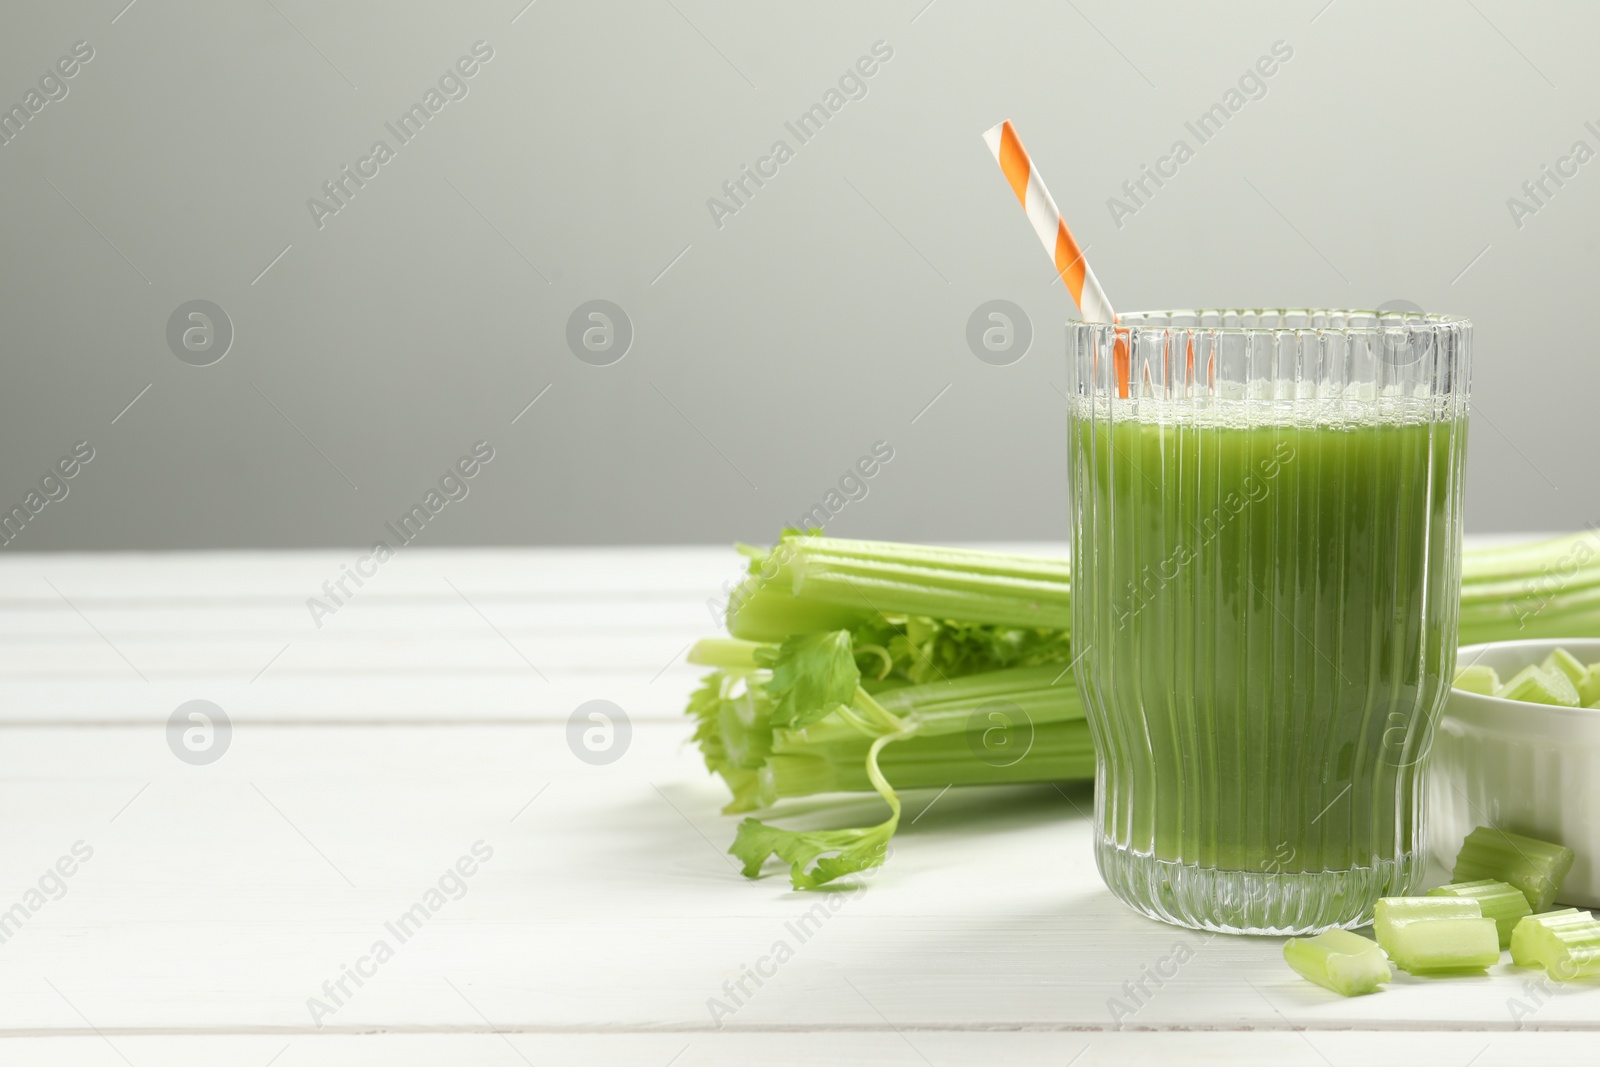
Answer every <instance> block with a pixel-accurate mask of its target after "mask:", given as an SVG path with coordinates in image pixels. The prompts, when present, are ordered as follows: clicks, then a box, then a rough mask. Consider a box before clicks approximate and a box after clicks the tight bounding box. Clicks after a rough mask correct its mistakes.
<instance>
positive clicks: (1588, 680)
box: [1578, 663, 1600, 708]
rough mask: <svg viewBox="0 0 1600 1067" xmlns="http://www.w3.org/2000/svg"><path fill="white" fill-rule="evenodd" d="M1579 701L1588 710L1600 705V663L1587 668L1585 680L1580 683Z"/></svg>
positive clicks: (1584, 675)
mask: <svg viewBox="0 0 1600 1067" xmlns="http://www.w3.org/2000/svg"><path fill="white" fill-rule="evenodd" d="M1578 699H1579V700H1581V701H1583V706H1584V707H1586V708H1589V707H1593V706H1594V705H1595V704H1596V703H1600V663H1591V664H1589V666H1588V667H1587V668H1585V670H1584V673H1583V680H1582V681H1581V682H1579V683H1578Z"/></svg>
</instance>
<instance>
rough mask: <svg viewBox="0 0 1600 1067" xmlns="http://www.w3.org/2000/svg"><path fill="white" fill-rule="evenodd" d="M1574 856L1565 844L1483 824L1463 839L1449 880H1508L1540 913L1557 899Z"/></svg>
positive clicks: (1531, 906) (1530, 905)
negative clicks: (1508, 831)
mask: <svg viewBox="0 0 1600 1067" xmlns="http://www.w3.org/2000/svg"><path fill="white" fill-rule="evenodd" d="M1574 858H1575V857H1574V855H1573V852H1572V850H1571V849H1570V848H1566V847H1565V846H1563V845H1556V844H1552V843H1550V842H1548V841H1538V840H1535V839H1534V838H1531V837H1523V836H1522V835H1521V834H1513V833H1507V832H1506V831H1504V830H1497V829H1495V828H1494V827H1492V826H1480V827H1478V828H1477V829H1476V830H1473V831H1472V832H1471V833H1470V834H1468V835H1467V839H1466V840H1465V841H1464V842H1462V845H1461V852H1460V853H1459V854H1458V855H1457V856H1456V869H1455V871H1454V872H1452V874H1451V876H1450V881H1451V882H1475V881H1481V880H1483V879H1486V878H1488V879H1493V880H1495V881H1500V882H1509V883H1511V884H1512V885H1514V886H1516V887H1517V888H1518V889H1520V890H1522V895H1523V896H1525V897H1527V899H1528V906H1529V907H1530V908H1532V909H1533V910H1534V911H1536V912H1539V911H1544V910H1546V909H1547V908H1549V907H1550V902H1551V901H1553V900H1555V898H1556V894H1557V893H1558V892H1559V891H1560V889H1561V880H1562V879H1563V878H1565V877H1566V876H1567V872H1568V871H1570V870H1572V861H1573V859H1574Z"/></svg>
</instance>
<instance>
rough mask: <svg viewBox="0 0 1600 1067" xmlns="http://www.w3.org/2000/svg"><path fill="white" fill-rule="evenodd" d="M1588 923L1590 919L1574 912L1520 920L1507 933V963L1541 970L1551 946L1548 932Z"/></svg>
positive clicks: (1580, 912)
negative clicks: (1508, 952) (1508, 937)
mask: <svg viewBox="0 0 1600 1067" xmlns="http://www.w3.org/2000/svg"><path fill="white" fill-rule="evenodd" d="M1592 922H1594V916H1593V915H1591V914H1589V913H1588V912H1586V911H1579V910H1578V909H1577V908H1562V909H1561V910H1560V911H1547V912H1544V913H1542V914H1539V915H1526V916H1523V918H1522V920H1521V921H1520V922H1518V923H1517V928H1516V929H1515V930H1513V931H1512V932H1511V962H1512V963H1515V964H1516V965H1517V966H1518V967H1543V966H1544V965H1545V961H1546V960H1547V959H1548V958H1549V956H1550V952H1551V948H1552V945H1553V940H1552V938H1551V932H1552V931H1554V930H1558V929H1560V928H1562V927H1566V926H1582V925H1584V924H1586V923H1592Z"/></svg>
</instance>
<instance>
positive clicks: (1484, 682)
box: [1455, 663, 1600, 699]
mask: <svg viewBox="0 0 1600 1067" xmlns="http://www.w3.org/2000/svg"><path fill="white" fill-rule="evenodd" d="M1455 687H1456V688H1457V689H1465V690H1466V691H1467V692H1469V693H1482V694H1483V695H1484V696H1489V697H1492V696H1494V692H1495V690H1496V689H1499V688H1500V676H1499V675H1498V674H1496V673H1495V670H1494V668H1493V667H1489V666H1485V665H1484V664H1482V663H1474V664H1473V665H1472V666H1470V667H1462V668H1461V669H1460V670H1458V671H1456V680H1455ZM1596 699H1600V696H1597V697H1596Z"/></svg>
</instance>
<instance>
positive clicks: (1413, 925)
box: [1383, 897, 1500, 974]
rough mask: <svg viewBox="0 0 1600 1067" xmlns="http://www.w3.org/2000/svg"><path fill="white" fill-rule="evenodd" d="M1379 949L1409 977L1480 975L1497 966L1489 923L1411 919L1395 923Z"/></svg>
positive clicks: (1496, 935)
mask: <svg viewBox="0 0 1600 1067" xmlns="http://www.w3.org/2000/svg"><path fill="white" fill-rule="evenodd" d="M1438 899H1441V900H1448V899H1450V898H1449V897H1440V898H1438ZM1383 947H1384V949H1385V950H1386V951H1387V952H1388V953H1389V958H1390V959H1392V960H1394V962H1395V966H1396V967H1399V968H1400V969H1401V970H1404V971H1409V972H1411V973H1412V974H1430V973H1438V972H1440V971H1454V972H1458V973H1459V972H1468V971H1481V970H1483V969H1484V968H1485V967H1488V966H1489V965H1490V964H1494V963H1499V962H1500V931H1499V930H1498V929H1497V928H1496V927H1495V925H1494V920H1493V919H1412V920H1410V921H1407V922H1400V923H1396V924H1395V926H1394V930H1393V933H1392V934H1391V935H1390V939H1389V941H1388V943H1386V944H1385V945H1384V946H1383Z"/></svg>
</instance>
